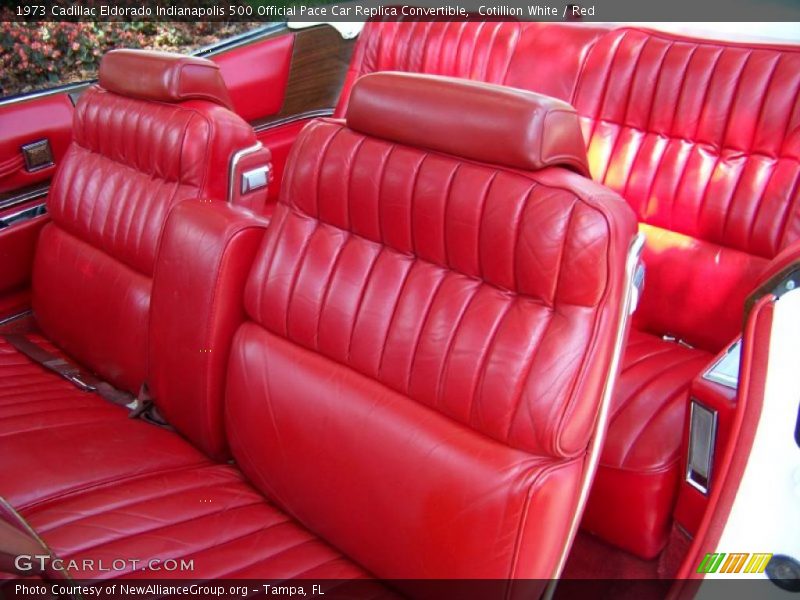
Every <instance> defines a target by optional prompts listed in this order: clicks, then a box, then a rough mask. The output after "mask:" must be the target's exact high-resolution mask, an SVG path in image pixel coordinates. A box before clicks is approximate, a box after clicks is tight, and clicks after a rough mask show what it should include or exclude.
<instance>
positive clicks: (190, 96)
mask: <svg viewBox="0 0 800 600" xmlns="http://www.w3.org/2000/svg"><path fill="white" fill-rule="evenodd" d="M100 86H101V87H103V88H105V89H107V90H108V91H109V92H114V93H115V94H120V95H122V96H130V97H132V98H140V99H142V100H156V101H160V102H183V101H184V100H207V101H209V102H214V103H216V104H221V105H222V106H224V107H226V108H231V106H232V104H231V99H230V96H229V95H228V88H226V87H225V82H224V81H223V80H222V75H221V74H220V72H219V67H217V65H216V64H214V63H213V62H211V61H210V60H206V59H204V58H197V57H194V56H184V55H183V54H172V53H170V52H152V51H150V50H112V51H111V52H109V53H108V54H106V55H105V56H104V57H103V60H102V62H101V63H100Z"/></svg>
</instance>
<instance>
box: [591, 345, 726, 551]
mask: <svg viewBox="0 0 800 600" xmlns="http://www.w3.org/2000/svg"><path fill="white" fill-rule="evenodd" d="M712 359H713V355H711V354H709V353H707V352H704V351H702V350H697V349H694V348H689V347H687V346H684V345H682V344H680V343H676V342H669V341H665V340H663V339H661V338H659V337H657V336H654V335H651V334H649V333H644V332H641V331H637V330H632V331H631V333H630V338H629V341H628V345H627V347H626V350H625V355H624V358H623V363H622V372H621V373H620V377H619V380H618V383H617V390H616V394H615V398H614V404H613V406H612V412H611V418H610V422H609V427H608V434H607V438H606V443H605V447H604V449H603V453H602V455H601V458H600V466H599V468H598V471H597V475H596V477H595V481H594V486H593V489H592V493H591V496H590V497H589V503H588V505H587V507H586V513H585V515H584V520H583V526H584V528H585V529H588V530H589V531H591V532H593V533H596V534H598V535H600V536H602V537H603V538H604V539H606V540H608V541H611V542H613V543H615V544H617V545H619V546H620V547H622V548H624V549H626V550H629V551H631V552H634V553H635V554H638V555H640V556H643V557H646V558H651V557H653V556H655V555H656V554H657V553H658V552H660V551H661V549H662V548H663V546H664V544H665V543H666V538H667V534H668V532H669V524H670V520H671V513H672V506H673V504H674V501H675V492H676V490H677V487H676V486H677V482H678V479H679V475H680V469H681V464H680V456H681V451H680V449H681V441H682V435H683V429H684V422H685V419H686V412H687V407H688V397H687V396H688V390H689V385H690V383H691V381H692V379H694V377H696V376H697V374H698V373H700V372H701V371H702V370H703V368H704V367H705V366H706V365H707V364H708V363H709V362H710V361H711V360H712Z"/></svg>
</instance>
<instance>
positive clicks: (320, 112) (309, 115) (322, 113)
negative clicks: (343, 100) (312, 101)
mask: <svg viewBox="0 0 800 600" xmlns="http://www.w3.org/2000/svg"><path fill="white" fill-rule="evenodd" d="M334 112H335V109H333V108H319V109H316V110H307V111H306V112H301V113H297V114H296V115H290V116H288V117H283V118H282V119H275V120H274V121H268V122H267V123H262V124H261V125H255V126H254V127H253V129H254V130H255V132H256V133H262V132H264V131H267V130H269V129H272V128H273V127H280V126H281V125H288V124H289V123H294V122H295V121H304V120H307V119H318V118H320V117H330V116H331V115H333V113H334Z"/></svg>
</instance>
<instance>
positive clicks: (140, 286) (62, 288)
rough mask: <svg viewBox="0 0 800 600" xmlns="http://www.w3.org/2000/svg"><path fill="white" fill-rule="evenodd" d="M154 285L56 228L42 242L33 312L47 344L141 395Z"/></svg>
mask: <svg viewBox="0 0 800 600" xmlns="http://www.w3.org/2000/svg"><path fill="white" fill-rule="evenodd" d="M151 287H152V280H151V279H150V278H149V277H147V276H145V275H142V274H141V273H139V272H137V271H134V270H133V269H131V268H130V267H128V266H126V265H124V264H122V263H120V262H119V261H117V260H115V259H114V258H112V257H110V256H108V255H107V254H105V253H104V252H102V251H101V250H98V249H96V248H95V247H94V246H92V245H91V244H88V243H86V242H83V241H81V240H80V239H79V238H77V237H75V236H73V235H71V234H69V233H67V232H66V231H64V230H63V229H60V228H59V227H58V226H56V225H54V224H53V223H50V224H48V225H47V226H46V227H45V228H44V230H43V231H42V234H41V236H40V238H39V247H38V249H37V252H36V259H35V262H34V269H33V309H34V315H35V317H36V321H37V323H38V325H39V327H40V328H41V330H42V331H43V332H45V334H46V335H47V337H48V338H50V339H51V340H53V341H54V342H56V344H57V345H58V346H59V347H61V348H62V349H63V350H65V351H66V353H67V354H68V355H69V356H71V357H74V358H75V359H77V360H78V361H79V362H80V363H81V364H83V365H85V366H86V367H88V368H89V369H91V370H92V371H94V372H96V373H99V374H102V376H103V377H104V378H106V379H107V380H108V382H109V383H111V384H112V385H114V386H115V387H119V388H121V389H124V390H128V391H130V392H132V393H137V392H138V390H139V387H140V386H141V384H142V382H144V381H145V378H146V373H147V365H146V362H145V360H146V352H147V329H146V327H145V325H146V323H147V320H148V315H149V312H150V292H151Z"/></svg>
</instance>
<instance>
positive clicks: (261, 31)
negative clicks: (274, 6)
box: [192, 21, 289, 57]
mask: <svg viewBox="0 0 800 600" xmlns="http://www.w3.org/2000/svg"><path fill="white" fill-rule="evenodd" d="M281 30H286V31H287V32H289V28H288V27H287V26H286V23H285V22H283V21H278V22H276V23H267V24H266V25H264V26H262V27H257V28H256V29H251V30H250V31H244V32H242V33H239V34H237V35H234V36H231V37H229V38H225V39H224V40H221V41H219V42H217V43H216V44H210V45H208V46H204V47H203V48H198V49H197V50H195V51H194V52H192V56H200V57H206V56H216V55H217V54H221V53H222V52H226V51H228V50H233V49H234V48H240V47H242V46H246V45H247V44H249V43H251V42H256V41H258V40H259V39H260V38H262V37H265V36H267V35H270V34H273V33H278V32H279V31H281Z"/></svg>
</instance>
